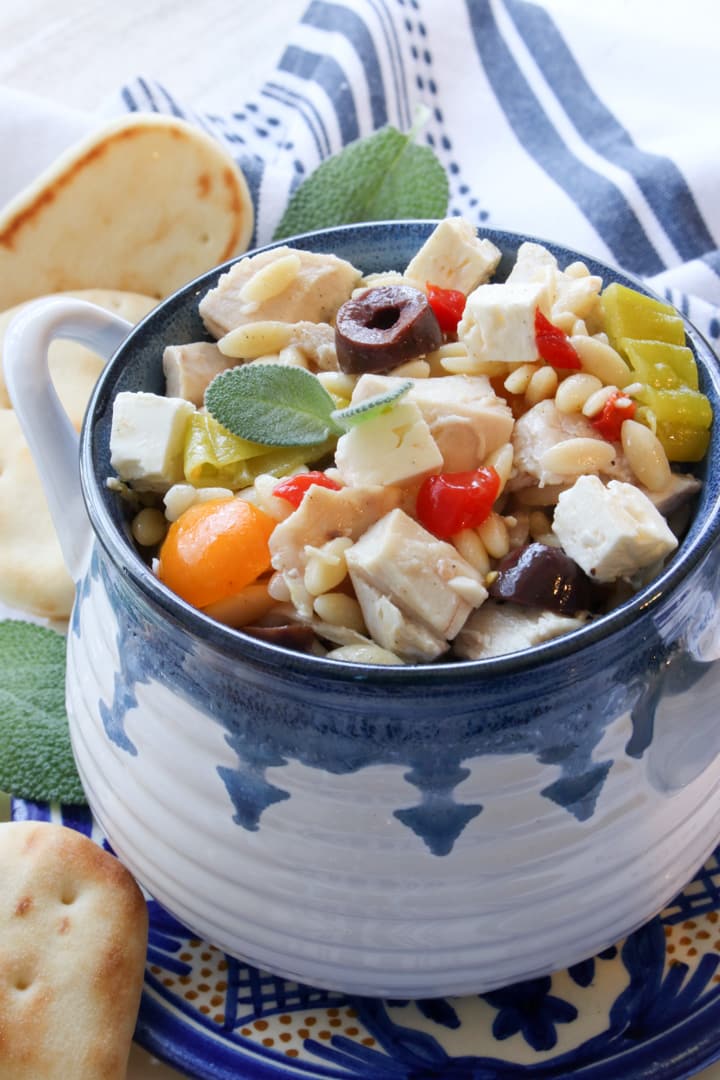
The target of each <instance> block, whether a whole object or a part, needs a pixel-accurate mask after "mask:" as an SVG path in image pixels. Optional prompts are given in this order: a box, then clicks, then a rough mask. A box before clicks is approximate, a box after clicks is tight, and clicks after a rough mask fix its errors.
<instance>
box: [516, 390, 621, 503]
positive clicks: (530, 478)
mask: <svg viewBox="0 0 720 1080" xmlns="http://www.w3.org/2000/svg"><path fill="white" fill-rule="evenodd" d="M567 439H596V440H599V441H600V442H602V443H604V442H605V440H604V439H603V438H602V436H601V435H600V433H599V432H598V431H596V429H595V428H594V427H593V425H592V424H591V423H590V421H589V420H588V419H587V417H585V416H583V415H582V414H581V413H563V412H560V410H559V409H558V408H556V406H555V403H554V402H553V401H541V402H539V403H538V404H537V405H533V407H532V408H531V409H528V411H527V412H526V413H524V414H523V415H522V416H521V417H520V418H519V419H518V420H516V421H515V427H514V429H513V434H512V440H511V441H512V444H513V449H514V457H513V476H512V477H511V479H510V480H509V482H508V485H507V487H508V490H509V491H518V490H519V489H521V488H526V487H531V486H534V485H538V486H539V487H541V488H543V487H545V486H547V485H555V484H560V485H567V484H572V483H573V482H574V480H575V477H576V474H571V473H564V472H559V471H552V470H550V469H548V468H547V467H546V465H545V464H544V460H543V459H544V456H545V452H546V451H547V450H550V449H551V448H552V447H554V446H557V444H558V443H561V442H565V441H566V440H567ZM601 471H602V475H604V476H611V477H613V478H614V479H616V480H623V481H630V480H631V479H632V471H631V469H630V466H629V465H628V464H627V461H626V460H625V455H624V454H623V453H622V451H621V450H620V448H619V447H617V446H616V447H614V454H613V455H612V457H608V463H607V464H606V465H604V467H603V468H602V470H601Z"/></svg>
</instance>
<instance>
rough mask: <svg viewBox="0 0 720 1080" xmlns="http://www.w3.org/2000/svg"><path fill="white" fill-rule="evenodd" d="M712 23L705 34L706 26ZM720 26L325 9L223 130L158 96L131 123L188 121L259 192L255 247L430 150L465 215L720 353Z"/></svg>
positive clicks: (646, 15) (624, 16) (134, 93)
mask: <svg viewBox="0 0 720 1080" xmlns="http://www.w3.org/2000/svg"><path fill="white" fill-rule="evenodd" d="M703 14H704V15H705V19H704V20H703V19H702V15H703ZM717 44H718V34H717V22H716V11H715V10H714V9H713V7H712V5H711V3H708V2H705V0H693V4H692V5H691V8H690V10H688V11H687V12H683V14H682V20H681V17H680V15H679V11H678V7H677V5H675V4H673V5H672V7H671V6H670V5H669V4H666V3H665V2H664V0H651V2H647V0H642V2H637V0H605V2H604V3H602V4H579V3H577V2H576V0H545V2H544V3H539V2H530V0H342V2H336V0H333V2H327V0H312V2H311V3H310V5H309V7H308V8H307V10H306V12H305V14H304V16H303V17H302V19H301V21H300V23H299V24H298V25H297V27H296V28H295V29H294V30H293V31H292V32H291V34H290V37H289V40H288V43H287V46H286V48H285V50H284V52H283V54H282V57H281V59H280V62H279V64H278V66H277V69H276V70H275V71H274V72H273V73H272V74H271V75H270V76H269V78H268V79H267V81H266V82H265V83H264V85H263V86H262V87H261V88H260V90H259V92H258V93H257V94H256V95H255V96H254V97H252V98H251V99H250V100H247V101H245V102H232V103H228V105H229V107H230V110H231V111H228V112H227V113H225V114H223V115H199V114H197V113H195V112H193V111H192V108H191V103H187V102H179V101H176V100H175V99H174V98H173V97H172V93H171V90H170V89H167V88H165V87H161V86H159V85H158V84H157V83H153V82H150V81H148V80H146V79H137V80H135V81H134V82H132V83H131V84H129V85H128V86H126V87H124V88H123V91H122V100H123V105H124V107H125V108H128V109H141V110H148V109H151V110H157V111H160V112H171V113H176V114H179V115H183V116H186V117H188V118H189V119H191V120H194V121H195V122H197V123H200V124H202V125H203V126H204V127H205V128H207V129H208V130H210V131H211V132H213V133H214V134H215V135H217V136H218V137H219V138H220V139H221V140H222V141H224V143H225V144H226V145H227V146H228V147H229V148H230V150H231V151H232V153H233V154H234V156H235V157H236V159H237V160H238V162H239V163H240V165H241V166H242V168H243V170H244V171H245V173H246V175H247V177H248V180H249V182H250V185H251V189H252V192H253V197H254V199H255V203H256V210H257V225H256V235H255V237H254V243H255V244H261V243H263V242H265V241H267V240H269V239H270V237H271V235H272V232H273V229H274V227H275V225H276V224H277V222H278V220H279V218H280V215H281V213H282V211H283V209H284V207H285V204H286V202H287V199H288V196H289V194H290V192H291V191H293V190H294V188H295V187H296V186H297V184H298V183H299V182H300V181H301V180H302V179H303V178H304V177H305V176H306V175H308V173H310V172H311V171H312V170H313V169H314V168H315V167H316V166H317V165H318V164H319V162H320V161H322V160H323V159H324V158H326V157H327V156H328V155H330V154H332V153H334V152H335V151H337V150H339V149H340V148H341V147H342V146H343V145H345V144H346V143H348V142H350V141H351V140H353V139H356V138H357V137H359V136H363V135H367V134H369V133H371V132H372V131H373V130H375V129H377V128H378V127H380V126H382V125H383V124H385V123H390V124H393V125H395V126H396V127H399V128H401V129H405V130H407V129H408V128H409V126H410V125H411V123H412V119H413V114H414V112H415V110H416V108H417V106H418V105H421V104H422V105H425V106H426V107H427V108H428V109H429V110H430V120H429V122H428V123H427V125H426V127H425V128H424V130H423V132H422V134H421V135H420V138H421V139H425V141H426V142H427V143H428V144H429V145H430V146H432V147H433V148H434V149H435V151H436V153H437V154H438V156H439V158H440V160H441V162H442V163H443V165H444V166H445V168H446V170H447V172H448V174H449V177H450V183H451V212H452V213H455V214H463V215H464V216H466V217H468V218H470V219H471V220H474V221H475V222H477V223H478V224H482V225H486V226H494V227H499V228H506V229H511V230H514V231H519V232H529V233H534V234H535V235H537V236H540V237H544V238H547V239H552V240H555V241H558V242H561V243H565V244H567V245H569V246H571V247H575V248H577V249H578V250H580V251H582V252H585V253H587V254H589V255H594V256H596V257H597V258H599V259H601V260H603V261H606V262H610V263H612V264H615V265H618V266H620V267H622V268H624V269H626V270H628V271H630V272H632V273H633V274H636V275H638V276H640V277H642V278H644V279H646V280H647V281H648V283H649V284H650V285H652V286H653V287H654V288H655V289H656V290H657V291H659V292H661V293H662V294H664V295H665V296H667V298H668V299H669V300H670V301H671V302H673V303H674V304H675V305H676V306H678V307H680V308H681V309H682V310H683V311H684V312H685V313H686V314H688V315H689V317H690V318H691V319H692V320H693V321H694V322H695V323H696V325H697V326H698V328H699V329H700V330H701V332H703V333H704V334H705V336H706V337H708V338H709V339H710V340H711V341H712V343H713V344H714V345H715V347H716V349H718V351H720V311H719V310H718V309H719V307H720V251H719V250H718V247H719V245H720V124H719V123H718V119H719V117H718V101H720V65H719V64H718V62H717Z"/></svg>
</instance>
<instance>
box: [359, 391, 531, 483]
mask: <svg viewBox="0 0 720 1080" xmlns="http://www.w3.org/2000/svg"><path fill="white" fill-rule="evenodd" d="M402 381H403V380H402V379H400V378H398V377H397V376H394V375H375V374H366V375H361V376H360V378H359V379H358V381H357V384H356V386H355V389H354V390H353V395H352V400H353V403H356V402H358V401H364V400H365V399H366V398H369V397H373V396H374V395H375V394H382V393H386V392H387V391H388V390H392V389H393V387H394V386H396V385H397V384H398V383H400V382H402ZM403 400H404V401H410V402H412V403H413V404H414V405H417V407H418V408H419V409H420V412H421V413H422V415H423V418H424V420H425V422H426V423H427V425H428V426H429V428H430V434H431V435H432V437H433V439H434V440H435V442H436V444H437V446H438V449H439V450H440V453H441V454H442V457H443V466H442V468H443V471H444V472H464V471H465V470H469V469H477V467H478V466H479V465H481V464H482V463H483V462H484V461H485V459H486V458H487V457H488V455H489V454H492V453H493V451H494V450H498V449H499V448H500V447H501V446H503V445H504V444H505V443H507V442H509V440H510V436H511V434H512V430H513V424H514V420H513V414H512V411H511V409H510V408H509V406H508V404H507V402H505V401H504V400H503V399H502V398H500V397H498V396H497V394H496V393H495V391H494V390H493V388H492V386H491V385H490V381H489V379H488V378H487V377H486V376H485V375H446V376H445V377H444V378H442V379H415V380H414V381H413V384H412V386H411V388H410V389H409V390H408V392H407V394H406V396H405V398H404V399H403Z"/></svg>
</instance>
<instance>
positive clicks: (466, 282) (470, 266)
mask: <svg viewBox="0 0 720 1080" xmlns="http://www.w3.org/2000/svg"><path fill="white" fill-rule="evenodd" d="M501 257H502V252H501V251H500V250H499V248H497V247H496V246H495V244H493V243H492V241H491V240H480V239H479V237H478V235H477V232H476V231H475V226H474V225H473V224H472V222H470V221H467V220H466V219H465V218H461V217H452V218H446V219H445V221H441V222H440V224H439V225H438V226H437V227H436V228H435V230H434V231H433V232H432V233H431V234H430V236H429V237H428V238H427V240H426V241H425V243H424V244H423V246H422V247H421V248H420V250H419V251H418V253H417V254H416V255H415V257H414V258H413V259H411V261H410V262H409V263H408V267H407V269H406V271H405V277H406V278H409V279H410V280H411V281H413V282H414V283H415V284H416V285H417V287H418V288H419V289H423V290H424V289H425V286H426V285H427V284H428V283H429V284H431V285H439V286H440V287H441V288H442V289H458V290H459V291H460V292H464V293H465V295H467V294H468V293H469V292H472V290H473V289H474V288H475V287H476V286H477V285H479V284H480V283H481V282H483V281H487V280H488V278H489V277H490V276H491V274H492V273H493V272H494V270H495V268H496V266H497V265H498V263H499V262H500V259H501Z"/></svg>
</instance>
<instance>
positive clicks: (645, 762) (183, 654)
mask: <svg viewBox="0 0 720 1080" xmlns="http://www.w3.org/2000/svg"><path fill="white" fill-rule="evenodd" d="M432 227H433V226H432V223H427V222H425V223H423V222H392V223H384V224H374V225H357V226H349V227H345V228H340V229H334V230H331V231H327V232H319V233H314V234H310V235H307V236H302V237H299V238H297V239H296V240H295V241H294V243H295V244H296V246H298V247H300V248H305V249H308V250H314V251H330V252H334V253H336V254H338V255H340V256H342V257H344V258H347V259H349V260H350V261H351V262H353V263H354V264H355V265H356V266H358V267H359V268H360V269H361V270H363V271H364V272H366V273H367V272H371V271H378V270H383V269H388V268H391V267H400V268H402V267H403V266H404V265H405V264H406V263H407V262H408V261H409V259H410V257H411V256H412V255H413V254H414V252H415V251H416V250H417V248H418V247H419V246H420V244H421V243H422V242H423V241H424V239H425V238H426V237H427V236H428V234H429V233H430V231H431V229H432ZM486 235H488V236H489V237H490V239H492V240H493V241H494V242H495V243H496V244H497V245H498V246H499V247H500V248H501V249H502V250H503V252H504V253H505V259H504V263H507V264H509V263H510V262H511V261H512V258H513V256H514V253H515V251H516V250H517V247H518V246H519V244H520V242H521V241H522V240H524V239H529V238H528V237H521V236H517V235H513V234H509V233H495V232H492V231H490V230H487V232H486ZM548 246H549V247H550V248H551V250H552V251H553V252H554V253H555V254H556V255H557V256H558V259H559V261H560V263H561V265H565V264H567V263H569V262H571V261H573V260H575V259H576V258H578V257H579V258H584V257H583V256H578V254H577V253H576V252H573V251H568V250H564V249H562V248H559V247H556V246H553V245H548ZM584 261H585V262H586V263H587V265H588V266H589V268H590V270H591V272H592V273H597V274H600V275H601V276H602V277H603V279H604V281H605V283H608V282H609V281H611V280H619V281H621V282H623V283H625V284H629V285H631V286H632V287H637V283H636V282H634V281H630V280H628V279H627V278H625V277H623V276H622V275H620V274H618V273H617V272H615V271H613V270H611V269H610V268H608V267H606V266H603V265H601V264H598V263H597V262H595V261H593V260H591V259H587V258H584ZM221 269H222V270H224V269H226V267H224V268H221ZM221 269H218V270H215V271H212V272H211V273H209V274H207V275H205V276H204V277H202V278H200V279H198V280H197V281H195V282H192V283H191V284H189V285H188V286H186V287H185V288H183V289H181V290H180V291H179V292H178V293H176V294H175V295H174V296H172V297H171V298H170V299H168V300H167V301H165V302H164V303H162V304H161V305H160V306H159V307H158V308H157V309H156V310H155V311H154V312H153V313H151V315H150V316H149V317H148V318H147V319H146V320H145V321H144V322H143V323H141V324H140V325H139V326H138V327H137V328H136V329H135V330H133V331H131V332H128V331H129V327H128V326H127V324H125V323H123V322H122V321H120V320H118V319H117V318H115V317H112V316H110V315H109V314H108V313H106V312H104V311H103V312H101V311H100V310H99V309H95V308H93V307H92V306H89V305H85V304H81V303H79V302H77V301H65V300H54V301H47V302H43V303H42V304H38V305H33V306H32V307H31V308H30V309H29V310H28V311H27V312H26V313H24V314H22V315H21V316H19V318H18V319H17V320H16V322H15V324H14V325H13V327H12V329H11V332H10V334H9V339H8V342H7V346H6V366H7V368H8V372H7V379H8V384H9V387H10V391H11V395H12V396H13V400H14V403H15V407H16V410H17V412H18V414H19V416H20V419H21V422H22V424H23V426H24V429H25V431H26V435H27V438H28V441H29V442H30V445H31V448H32V449H33V452H34V454H35V457H36V460H37V462H38V465H39V467H40V470H41V473H42V475H43V478H44V482H45V484H46V490H47V493H48V498H49V501H50V503H51V509H53V511H54V516H55V520H56V521H57V523H58V528H59V530H60V532H61V538H62V540H63V548H64V552H65V555H66V559H67V561H68V564H69V567H70V569H71V571H72V572H73V575H74V577H75V579H76V581H77V598H76V603H75V608H74V612H73V617H72V623H71V629H70V633H69V637H68V676H67V702H68V712H69V716H70V723H71V732H72V738H73V745H74V749H75V753H76V757H77V762H78V768H79V770H80V774H81V777H82V780H83V784H84V786H85V789H86V792H87V796H88V801H89V803H90V806H91V808H92V811H93V814H94V816H95V818H96V819H97V821H98V822H99V824H100V826H101V828H102V830H103V831H104V833H105V835H106V836H107V837H108V839H109V841H110V843H111V845H112V847H113V848H114V850H115V851H116V852H117V853H118V855H119V856H120V858H121V859H122V860H123V862H124V863H126V865H127V866H128V867H129V868H130V870H131V871H132V872H133V873H134V874H135V875H136V876H137V878H138V879H139V881H140V882H141V883H142V885H143V886H144V887H145V888H146V889H147V890H148V891H149V892H150V893H151V894H152V895H153V896H154V897H155V898H156V899H157V900H158V901H160V903H161V904H162V905H163V906H164V907H166V908H167V909H168V910H169V911H170V912H171V913H172V914H173V915H175V916H176V917H177V918H178V919H180V920H181V921H182V922H183V923H184V924H185V925H187V926H189V927H190V928H191V929H192V930H193V931H195V932H196V933H197V934H198V936H199V937H201V938H203V939H205V940H207V941H209V942H212V943H213V944H215V945H217V946H218V947H219V948H221V949H222V950H224V951H225V952H227V953H229V954H231V955H233V956H237V957H240V958H242V959H244V960H246V961H248V962H250V963H251V964H253V965H256V966H258V967H262V968H265V969H267V970H270V971H272V972H275V973H277V974H279V975H282V976H285V977H287V978H293V979H298V980H300V981H302V982H305V983H310V984H315V985H321V986H324V987H327V988H333V989H338V990H342V991H345V992H348V993H353V994H365V995H379V996H390V997H399V998H412V997H423V998H424V997H433V996H438V995H448V994H464V993H474V992H480V991H487V990H490V989H492V988H495V987H499V986H502V985H505V984H509V983H512V982H517V981H519V980H526V979H531V978H534V977H536V976H540V975H543V974H545V973H548V972H550V971H552V970H556V969H558V968H564V967H569V966H571V965H573V964H575V963H577V962H579V961H580V960H582V959H583V958H585V957H588V956H592V955H594V954H596V953H598V952H600V951H601V950H602V949H604V948H606V947H608V946H610V945H612V944H613V943H614V942H616V941H617V940H618V939H619V938H622V937H624V936H625V935H626V934H627V933H629V932H630V931H631V930H633V929H634V928H636V927H637V926H639V925H640V924H642V923H643V922H645V921H646V920H647V919H649V918H650V917H652V916H653V915H655V914H656V913H657V912H658V911H660V910H661V908H662V907H663V906H664V905H665V904H666V903H667V902H668V901H669V900H670V899H671V898H672V897H673V896H674V895H675V894H676V893H677V892H678V891H679V890H680V889H681V888H682V887H683V885H684V884H685V882H687V881H688V880H689V879H690V878H691V877H692V875H693V873H694V872H695V871H696V870H697V868H698V867H699V866H700V865H701V864H702V863H703V861H704V860H705V858H706V857H707V856H708V855H709V853H710V852H711V851H712V850H713V849H714V848H715V846H716V845H717V843H718V840H719V839H720V722H719V721H718V706H717V701H718V692H719V690H720V667H718V665H717V664H715V663H714V661H715V660H716V659H717V657H718V656H720V621H719V619H718V614H717V611H716V602H715V598H716V596H717V595H718V583H719V579H720V548H718V545H717V540H718V534H719V533H720V515H719V514H718V499H719V495H720V478H719V475H718V474H719V470H720V448H719V446H718V443H719V442H720V434H719V432H718V427H717V425H716V427H715V430H714V433H713V439H712V445H711V449H710V451H709V454H708V458H707V466H706V471H705V476H704V481H705V482H704V486H703V489H702V493H701V495H700V498H699V504H698V508H697V512H696V514H695V517H694V519H693V522H692V524H691V526H690V529H689V531H688V534H687V536H686V538H685V539H684V541H683V542H682V544H681V547H680V549H679V552H678V553H677V554H676V556H675V557H674V559H673V560H672V562H671V564H670V565H669V566H668V567H667V569H666V570H665V571H664V572H663V573H662V574H661V575H660V576H659V577H658V578H657V579H656V580H655V581H654V582H653V583H652V585H650V586H649V587H648V588H646V589H645V590H644V591H642V592H640V593H638V594H637V595H636V596H634V597H633V598H632V599H631V600H629V601H628V602H627V603H625V604H624V605H622V606H621V607H619V608H617V609H616V610H615V611H613V612H612V613H611V614H609V615H607V616H605V617H603V618H600V619H598V620H596V621H595V622H593V623H592V624H590V625H587V626H585V627H584V628H582V629H580V630H577V631H575V632H574V633H572V634H570V635H568V636H566V637H563V638H560V639H557V640H555V641H553V642H550V643H548V644H545V645H542V646H539V647H536V648H534V649H532V650H527V651H525V652H520V653H517V654H513V655H510V656H504V657H499V658H494V659H490V660H483V661H476V662H466V663H445V664H440V665H436V666H432V667H421V666H405V667H370V666H364V665H358V664H347V663H342V662H338V661H329V660H325V659H322V658H318V657H314V656H308V655H303V654H298V653H294V652H290V651H288V650H285V649H283V648H281V647H279V646H276V645H272V644H268V643H265V642H261V641H258V640H255V639H253V638H250V637H249V636H247V635H244V634H243V633H242V632H240V631H236V630H232V629H229V628H227V627H225V626H222V625H219V624H217V623H215V622H212V621H211V620H209V619H208V618H206V617H205V616H203V615H202V614H201V613H199V612H198V611H197V610H195V609H194V608H191V607H189V606H188V605H187V604H185V603H184V602H183V601H182V600H180V599H179V598H178V597H177V596H175V595H173V594H171V593H170V592H169V591H168V590H167V589H166V588H165V587H164V586H163V585H162V584H161V583H160V582H159V581H158V580H157V579H156V578H155V577H154V576H153V574H152V573H151V571H150V570H149V569H148V567H147V566H146V565H145V563H144V562H143V561H142V559H141V558H140V556H139V555H138V554H137V552H136V551H135V549H134V547H133V544H132V541H131V539H130V537H129V533H128V528H127V523H126V521H125V520H124V518H123V515H122V510H121V508H120V506H119V504H118V501H117V498H116V496H115V495H114V494H113V493H112V492H110V491H108V489H107V487H106V483H105V481H106V479H107V477H108V476H109V475H110V474H111V471H112V470H111V468H110V462H109V449H108V442H109V432H110V422H111V411H112V403H113V399H114V396H115V395H116V394H117V393H118V392H119V391H121V390H149V391H154V392H162V391H163V378H162V364H161V359H162V351H163V347H164V345H165V344H166V343H168V342H172V343H180V342H183V341H191V340H198V339H200V338H202V337H203V336H204V328H203V326H202V323H201V322H200V319H199V317H198V314H197V304H198V301H199V299H200V297H201V296H202V295H203V294H204V293H205V292H206V290H207V289H208V288H210V287H211V286H213V285H214V284H215V283H216V282H217V279H218V277H219V275H220V272H221ZM502 273H503V264H501V268H500V277H502ZM686 329H687V335H688V341H689V343H690V344H691V346H692V347H693V349H694V351H695V353H696V356H697V359H698V363H699V367H700V373H701V388H702V390H703V391H704V393H706V394H707V395H708V396H709V398H710V400H711V402H712V405H713V408H714V409H715V411H716V413H717V411H718V410H720V378H719V376H718V373H717V370H716V367H715V362H714V359H713V356H712V353H711V351H710V349H709V347H708V346H707V345H706V344H705V342H704V341H703V340H702V339H701V338H700V337H699V336H698V334H697V333H696V332H695V331H694V330H693V328H692V327H691V326H690V325H689V324H688V325H687V327H686ZM58 334H60V335H62V336H74V337H76V338H78V339H80V340H82V341H84V342H85V343H88V344H91V345H92V346H93V347H94V348H96V349H98V350H100V351H105V352H106V353H107V354H108V355H109V354H110V353H112V352H114V356H113V358H112V360H111V361H110V363H109V364H108V367H107V369H106V371H105V373H104V375H103V376H102V378H101V380H100V383H99V384H98V387H97V389H96V392H95V394H94V396H93V399H92V401H91V404H90V407H89V410H88V415H87V418H86V422H85V425H84V429H83V433H82V437H81V441H80V479H78V475H77V442H76V439H75V436H74V433H73V432H72V430H71V428H70V426H69V424H68V423H67V422H66V421H65V420H64V417H63V415H62V413H61V412H60V409H59V407H58V405H57V403H56V401H54V400H53V396H52V394H51V392H50V390H49V387H48V377H47V373H46V361H45V356H46V351H47V343H48V341H49V340H50V339H51V338H52V337H53V336H56V335H58ZM126 335H127V336H126ZM115 350H116V351H115ZM83 504H84V505H83Z"/></svg>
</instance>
